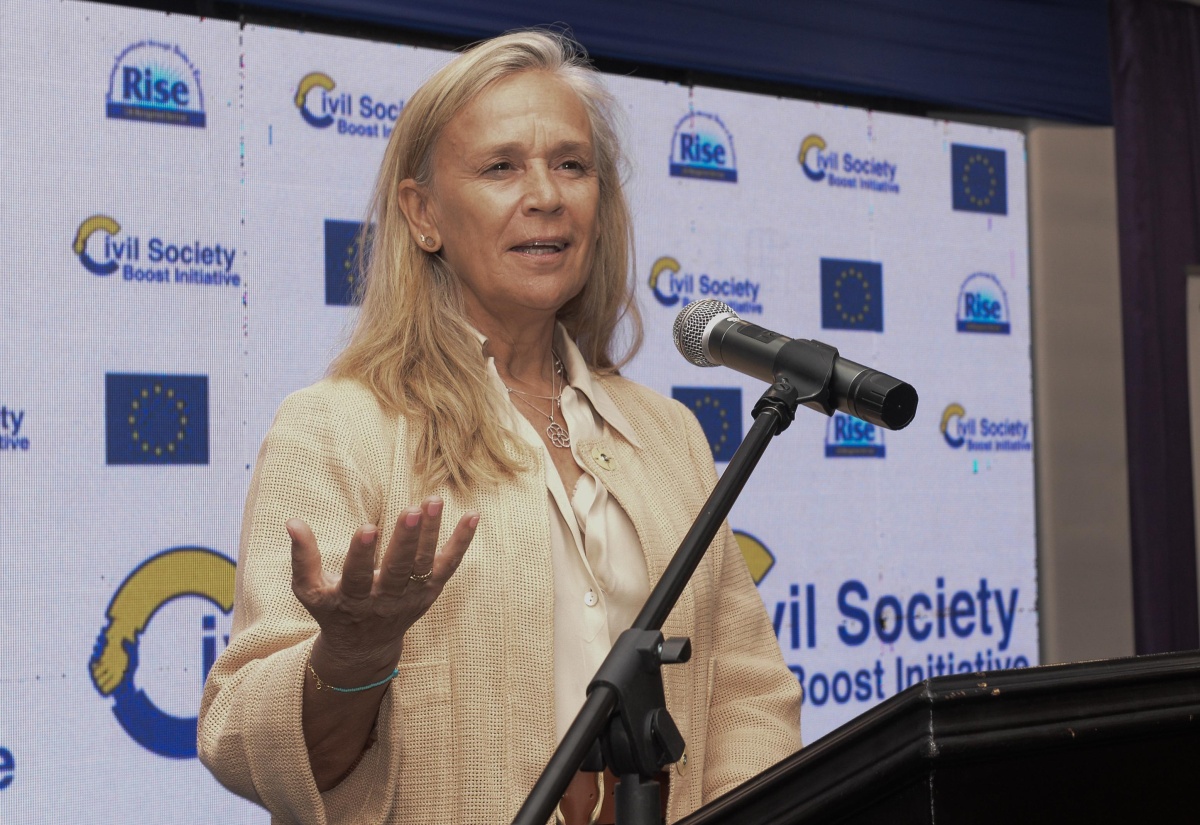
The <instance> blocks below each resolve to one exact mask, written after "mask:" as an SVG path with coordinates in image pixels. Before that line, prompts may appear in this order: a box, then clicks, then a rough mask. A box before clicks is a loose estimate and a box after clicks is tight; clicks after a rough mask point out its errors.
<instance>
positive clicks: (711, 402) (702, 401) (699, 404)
mask: <svg viewBox="0 0 1200 825" xmlns="http://www.w3.org/2000/svg"><path fill="white" fill-rule="evenodd" d="M692 406H694V407H695V408H696V410H697V411H699V410H702V409H704V408H705V407H713V408H714V409H716V411H717V415H719V416H720V417H721V437H720V438H719V439H717V441H716V443H710V444H709V447H711V448H712V451H713V452H714V453H715V452H717V451H718V450H720V449H721V448H722V447H724V446H725V442H726V441H728V440H729V420H728V415H729V414H728V413H727V412H726V410H725V408H724V407H722V406H721V404H720V402H718V401H717V400H716V399H715V398H713V397H712V396H711V395H706V396H704V397H703V398H697V399H696V400H695V401H694V402H693V404H692ZM697 417H699V416H697Z"/></svg>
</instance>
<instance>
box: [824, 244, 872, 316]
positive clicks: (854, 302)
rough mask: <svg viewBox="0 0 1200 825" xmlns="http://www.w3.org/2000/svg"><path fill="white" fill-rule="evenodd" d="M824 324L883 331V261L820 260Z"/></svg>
mask: <svg viewBox="0 0 1200 825" xmlns="http://www.w3.org/2000/svg"><path fill="white" fill-rule="evenodd" d="M821 327H822V328H824V329H862V330H868V331H870V332H883V264H877V263H872V262H870V261H843V260H838V259H837V258H822V259H821Z"/></svg>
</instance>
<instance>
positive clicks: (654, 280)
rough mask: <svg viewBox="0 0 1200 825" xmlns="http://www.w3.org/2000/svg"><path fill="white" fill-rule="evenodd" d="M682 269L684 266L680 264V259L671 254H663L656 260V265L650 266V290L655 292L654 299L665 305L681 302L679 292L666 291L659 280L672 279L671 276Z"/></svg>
mask: <svg viewBox="0 0 1200 825" xmlns="http://www.w3.org/2000/svg"><path fill="white" fill-rule="evenodd" d="M681 269H683V267H682V266H680V264H679V261H677V260H675V259H674V258H672V257H671V256H670V255H664V256H662V257H661V258H659V259H658V260H657V261H655V262H654V266H652V267H650V292H651V293H653V294H654V299H655V300H656V301H658V302H659V303H660V304H662V305H663V306H665V307H669V306H674V305H675V304H677V303H679V293H678V292H674V291H670V292H664V291H663V289H662V287H661V286H660V285H659V281H660V280H665V281H670V279H671V277H672V276H674V275H678V274H679V271H680V270H681Z"/></svg>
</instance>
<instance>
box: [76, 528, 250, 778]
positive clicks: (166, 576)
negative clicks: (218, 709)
mask: <svg viewBox="0 0 1200 825" xmlns="http://www.w3.org/2000/svg"><path fill="white" fill-rule="evenodd" d="M233 583H234V563H233V561H232V560H231V559H229V558H228V557H227V556H224V555H222V554H221V553H218V552H216V551H215V550H209V549H207V548H204V547H175V548H172V549H170V550H165V551H163V552H161V553H158V554H156V555H154V556H151V557H150V558H148V559H146V561H144V562H142V563H141V564H140V565H138V567H137V568H136V569H135V570H134V571H133V572H132V573H130V574H129V575H128V576H127V577H126V579H125V581H123V582H121V586H120V587H118V588H117V592H116V593H115V594H113V597H112V601H110V602H109V605H108V610H107V611H105V616H106V618H107V619H108V622H107V624H105V626H104V629H103V630H101V631H100V636H99V638H98V639H97V641H96V646H95V649H94V650H93V651H92V657H91V661H90V662H89V664H88V670H89V672H90V674H91V677H92V684H93V685H94V686H95V688H96V690H97V691H98V692H99V693H100V695H101V696H105V697H110V696H111V697H112V698H113V700H114V702H113V715H114V716H116V717H117V721H118V722H119V723H120V724H121V727H122V728H124V729H125V732H126V733H128V734H129V736H130V737H131V738H132V739H133V740H134V741H135V742H137V743H138V744H139V745H141V746H142V747H144V748H146V749H147V750H149V751H152V752H154V753H156V754H158V755H160V756H166V757H171V758H173V759H190V758H192V757H194V756H195V755H196V717H195V716H192V717H179V716H174V715H172V714H169V713H167V712H165V711H163V710H161V709H160V708H158V707H157V706H156V705H155V704H154V701H153V700H152V699H151V698H150V697H149V696H148V695H146V692H145V691H144V690H141V689H139V688H138V687H137V685H136V684H135V682H134V677H135V675H136V673H137V669H138V664H139V655H138V654H139V644H140V642H141V639H142V635H143V634H144V633H145V631H146V628H147V626H148V625H149V624H150V622H151V620H152V619H153V618H154V616H155V614H156V613H158V611H159V610H161V609H162V608H163V607H164V606H165V605H167V604H168V603H169V602H171V601H172V600H174V599H178V598H182V597H185V596H196V597H199V598H202V599H207V600H208V601H210V602H212V603H213V604H214V605H215V606H216V607H217V608H219V609H220V610H221V611H222V612H224V613H226V614H228V613H229V612H230V611H231V610H233ZM206 653H208V652H206ZM212 658H213V657H212V656H211V655H204V656H203V659H202V660H203V663H204V665H205V666H211V659H212ZM157 664H158V663H156V665H157ZM205 673H206V674H207V670H206V671H205Z"/></svg>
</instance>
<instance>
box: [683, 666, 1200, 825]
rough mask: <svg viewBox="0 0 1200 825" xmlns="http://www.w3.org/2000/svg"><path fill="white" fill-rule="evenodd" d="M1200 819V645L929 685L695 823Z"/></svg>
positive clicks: (974, 824)
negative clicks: (1199, 647) (1191, 649)
mask: <svg viewBox="0 0 1200 825" xmlns="http://www.w3.org/2000/svg"><path fill="white" fill-rule="evenodd" d="M1175 822H1180V823H1183V822H1187V823H1195V822H1200V652H1187V653H1169V654H1163V655H1158V656H1141V657H1135V658H1131V659H1112V660H1106V661H1097V662H1081V663H1078V664H1068V665H1051V666H1044V667H1034V668H1027V669H1022V670H1005V671H996V672H991V673H973V674H958V675H953V676H941V677H937V678H934V679H928V680H926V681H924V682H921V683H920V684H916V685H913V686H912V687H910V688H908V689H907V690H905V691H904V692H902V693H900V694H898V695H896V696H893V697H892V698H891V699H888V700H887V701H885V702H883V703H882V704H880V705H878V706H876V707H874V708H872V709H871V710H869V711H867V712H866V713H864V714H862V715H861V716H859V717H858V718H856V719H853V720H851V721H850V722H848V723H847V724H845V725H843V726H842V727H840V728H838V729H837V730H835V731H833V732H832V733H830V734H829V735H827V736H825V737H823V738H822V739H820V740H818V741H816V742H814V743H813V744H811V745H809V746H808V747H806V748H804V749H802V750H801V751H800V752H799V753H797V754H796V755H795V756H792V757H790V758H789V759H786V760H784V761H783V762H780V763H779V764H778V765H776V766H775V767H774V768H771V769H770V770H768V771H765V772H764V773H762V774H760V775H759V776H757V777H755V778H754V779H752V780H750V781H749V782H747V783H746V784H744V785H742V786H741V787H738V788H735V789H734V790H732V791H730V792H729V793H727V794H725V795H724V796H722V797H721V798H720V799H717V800H715V801H714V802H712V803H711V804H709V805H706V806H705V807H704V808H702V809H700V810H699V811H697V812H696V813H694V814H692V815H691V816H689V817H688V818H686V819H684V820H682V822H681V825H717V823H722V825H724V824H725V823H738V825H768V823H769V825H785V823H786V824H787V825H793V823H794V824H795V825H800V824H801V823H803V825H817V823H821V825H827V824H828V825H833V823H839V825H840V824H841V823H845V824H846V825H917V823H923V824H924V825H968V823H969V825H989V823H1006V825H1012V824H1013V823H1019V825H1032V824H1033V823H1054V825H1063V824H1064V823H1088V825H1093V823H1095V824H1098V823H1137V825H1141V824H1142V823H1154V824H1155V825H1161V823H1175Z"/></svg>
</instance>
